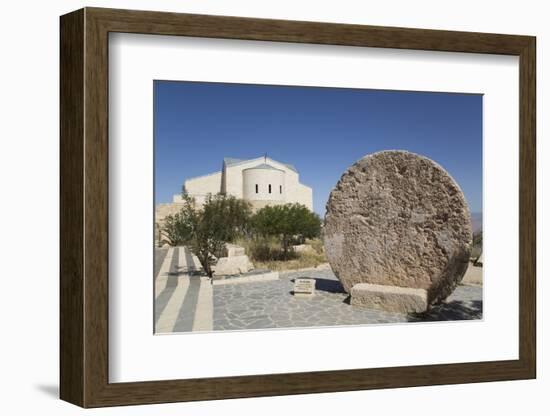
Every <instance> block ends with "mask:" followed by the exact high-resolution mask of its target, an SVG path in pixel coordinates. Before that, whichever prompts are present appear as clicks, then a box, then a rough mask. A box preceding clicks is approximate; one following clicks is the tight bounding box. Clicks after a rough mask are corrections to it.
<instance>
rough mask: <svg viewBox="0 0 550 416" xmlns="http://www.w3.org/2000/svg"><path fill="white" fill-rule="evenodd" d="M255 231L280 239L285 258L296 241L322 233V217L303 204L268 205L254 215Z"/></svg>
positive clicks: (253, 228)
mask: <svg viewBox="0 0 550 416" xmlns="http://www.w3.org/2000/svg"><path fill="white" fill-rule="evenodd" d="M251 222H252V223H251V226H252V230H253V232H254V233H255V234H256V235H257V236H259V237H264V238H267V237H276V238H278V239H279V242H280V245H281V248H282V251H283V258H284V259H288V258H289V256H290V255H291V246H292V244H293V243H294V242H295V241H303V239H305V238H315V237H318V236H319V235H320V233H321V219H320V218H319V216H318V215H317V214H315V213H314V212H311V211H310V210H309V209H307V207H306V206H304V205H301V204H285V205H274V206H266V207H264V208H262V209H260V210H259V211H258V212H256V214H255V215H254V216H253V217H252V221H251Z"/></svg>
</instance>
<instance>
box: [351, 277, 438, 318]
mask: <svg viewBox="0 0 550 416" xmlns="http://www.w3.org/2000/svg"><path fill="white" fill-rule="evenodd" d="M351 306H359V307H363V308H371V309H380V310H383V311H387V312H397V313H423V312H426V310H427V309H428V292H427V291H426V290H424V289H412V288H408V287H398V286H384V285H372V284H369V283H358V284H356V285H355V286H353V287H352V288H351Z"/></svg>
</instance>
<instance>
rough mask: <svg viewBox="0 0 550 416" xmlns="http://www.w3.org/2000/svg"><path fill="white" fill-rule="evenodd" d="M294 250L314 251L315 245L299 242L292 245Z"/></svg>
mask: <svg viewBox="0 0 550 416" xmlns="http://www.w3.org/2000/svg"><path fill="white" fill-rule="evenodd" d="M292 248H293V250H294V251H295V252H296V253H313V252H314V250H313V247H311V245H309V244H298V245H296V246H292Z"/></svg>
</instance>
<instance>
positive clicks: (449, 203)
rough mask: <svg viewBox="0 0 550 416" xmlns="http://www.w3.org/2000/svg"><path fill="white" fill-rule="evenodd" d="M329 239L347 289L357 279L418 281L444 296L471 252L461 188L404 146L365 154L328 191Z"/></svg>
mask: <svg viewBox="0 0 550 416" xmlns="http://www.w3.org/2000/svg"><path fill="white" fill-rule="evenodd" d="M323 235H324V244H325V251H326V255H327V258H328V261H329V263H330V265H331V267H332V270H333V271H334V273H335V274H336V276H337V277H338V278H339V279H340V281H341V282H342V285H343V286H344V288H345V290H346V291H347V292H350V291H351V288H352V287H353V286H354V285H355V284H357V283H372V284H379V285H393V286H400V287H410V288H420V289H426V290H427V291H428V303H430V304H434V303H438V302H440V301H443V300H444V299H445V298H447V296H449V295H450V294H451V293H452V292H453V290H454V289H455V287H456V285H457V284H458V283H459V282H460V281H461V280H462V277H463V276H464V273H465V272H466V269H467V268H468V262H469V259H470V250H471V242H472V230H471V225H470V213H469V210H468V205H467V203H466V200H465V198H464V195H463V193H462V191H461V190H460V188H459V186H458V185H457V183H456V182H455V181H454V180H453V178H451V176H450V175H449V174H448V173H447V172H446V171H445V170H444V169H443V168H442V167H441V166H439V165H438V164H437V163H435V162H434V161H432V160H430V159H428V158H426V157H423V156H419V155H416V154H414V153H410V152H405V151H393V150H392V151H384V152H379V153H374V154H371V155H368V156H365V157H364V158H362V159H361V160H359V161H358V162H357V163H355V164H354V165H353V166H351V167H350V168H349V169H348V170H347V171H346V172H345V173H344V174H343V175H342V177H341V178H340V181H339V182H338V184H337V185H336V188H335V189H333V191H332V192H331V194H330V198H329V201H328V203H327V213H326V216H325V227H324V232H323Z"/></svg>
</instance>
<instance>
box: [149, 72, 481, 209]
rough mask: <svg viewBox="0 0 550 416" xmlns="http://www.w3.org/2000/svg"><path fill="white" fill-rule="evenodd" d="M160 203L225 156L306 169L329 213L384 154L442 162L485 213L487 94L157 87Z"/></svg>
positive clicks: (317, 201) (318, 202) (303, 173)
mask: <svg viewBox="0 0 550 416" xmlns="http://www.w3.org/2000/svg"><path fill="white" fill-rule="evenodd" d="M154 92H155V94H154V99H155V101H154V136H155V137H154V139H155V143H154V146H155V204H159V203H167V202H172V196H173V195H174V194H179V193H181V188H182V185H183V183H184V181H185V180H187V179H190V178H192V177H197V176H204V175H208V174H211V173H214V172H218V171H220V170H221V168H222V163H223V158H224V157H233V158H237V159H253V158H258V157H262V156H264V154H266V153H267V156H268V157H269V158H271V159H273V160H276V161H278V162H282V163H287V164H291V165H293V166H295V167H296V169H297V171H298V173H299V175H300V182H302V183H304V184H305V185H307V186H310V187H312V189H313V198H314V200H313V207H314V211H315V212H317V213H318V214H319V215H320V216H321V217H324V215H325V205H326V202H327V200H328V196H329V194H330V191H331V190H332V189H333V188H334V186H335V185H336V183H337V182H338V180H339V179H340V176H341V175H342V174H343V173H344V172H345V171H346V170H347V168H348V167H349V166H351V165H352V164H353V163H355V162H356V161H357V160H359V159H360V158H361V157H363V156H365V155H367V154H371V153H374V152H377V151H381V150H390V149H392V150H407V151H410V152H413V153H417V154H421V155H423V156H426V157H428V158H430V159H432V160H434V161H435V162H436V163H438V164H440V165H441V166H442V167H443V168H444V169H445V170H447V172H449V173H450V174H451V176H452V177H453V178H454V179H455V180H456V181H457V183H458V184H459V186H460V188H461V189H462V191H463V192H464V194H465V196H466V199H467V201H468V204H469V207H470V212H471V213H472V214H481V213H482V211H483V210H482V199H483V198H482V96H481V95H477V94H456V93H452V94H451V93H434V92H410V91H381V90H366V89H361V90H359V89H342V88H324V87H287V86H266V85H248V84H225V83H202V82H185V81H155V82H154Z"/></svg>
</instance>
